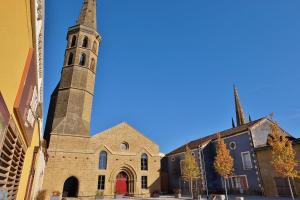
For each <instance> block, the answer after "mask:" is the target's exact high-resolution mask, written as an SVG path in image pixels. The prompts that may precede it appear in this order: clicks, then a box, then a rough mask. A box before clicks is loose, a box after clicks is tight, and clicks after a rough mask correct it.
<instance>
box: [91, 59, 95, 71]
mask: <svg viewBox="0 0 300 200" xmlns="http://www.w3.org/2000/svg"><path fill="white" fill-rule="evenodd" d="M90 69H91V70H92V71H93V72H94V71H95V59H94V58H92V61H91V66H90Z"/></svg>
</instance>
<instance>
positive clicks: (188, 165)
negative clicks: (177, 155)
mask: <svg viewBox="0 0 300 200" xmlns="http://www.w3.org/2000/svg"><path fill="white" fill-rule="evenodd" d="M181 171H182V176H183V177H184V178H186V179H193V178H198V177H199V176H200V169H199V167H198V165H197V162H196V159H195V158H194V156H192V152H191V150H190V148H189V147H188V146H186V150H185V153H184V160H183V162H182V165H181Z"/></svg>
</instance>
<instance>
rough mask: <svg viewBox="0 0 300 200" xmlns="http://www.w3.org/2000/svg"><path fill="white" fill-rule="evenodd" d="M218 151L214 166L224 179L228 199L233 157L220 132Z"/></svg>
mask: <svg viewBox="0 0 300 200" xmlns="http://www.w3.org/2000/svg"><path fill="white" fill-rule="evenodd" d="M216 151H217V154H216V157H215V161H214V167H215V170H216V171H217V173H218V174H219V175H220V176H222V178H223V179H224V186H225V195H226V199H227V200H228V195H227V186H226V179H227V178H228V177H229V176H230V175H231V174H232V171H233V158H232V157H231V155H230V152H229V150H228V149H227V147H226V144H225V142H224V139H222V138H221V136H220V134H218V141H217V150H216Z"/></svg>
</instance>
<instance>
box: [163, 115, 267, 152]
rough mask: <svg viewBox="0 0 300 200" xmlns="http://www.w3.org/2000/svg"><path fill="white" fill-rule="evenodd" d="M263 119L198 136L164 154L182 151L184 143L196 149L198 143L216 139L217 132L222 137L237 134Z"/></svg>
mask: <svg viewBox="0 0 300 200" xmlns="http://www.w3.org/2000/svg"><path fill="white" fill-rule="evenodd" d="M263 119H265V118H260V119H258V120H255V121H252V122H249V123H247V124H244V125H241V126H238V127H235V128H230V129H227V130H225V131H221V132H217V133H214V134H212V135H208V136H205V137H203V138H199V139H197V140H193V141H190V142H188V143H186V144H184V145H182V146H181V147H179V148H177V149H175V150H174V151H171V152H170V153H168V154H166V156H171V155H174V154H177V153H182V152H184V151H185V146H186V145H188V146H189V148H190V149H196V148H198V146H199V145H202V144H205V143H207V142H210V141H212V140H216V139H217V137H218V134H219V133H220V134H221V137H222V138H224V137H229V136H231V135H235V134H238V133H242V132H244V131H247V130H248V129H249V128H251V127H252V126H254V125H255V124H256V123H258V122H260V121H262V120H263Z"/></svg>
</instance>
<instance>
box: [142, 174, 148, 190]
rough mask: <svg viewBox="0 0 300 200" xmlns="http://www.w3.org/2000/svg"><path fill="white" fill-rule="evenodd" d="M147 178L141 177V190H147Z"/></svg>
mask: <svg viewBox="0 0 300 200" xmlns="http://www.w3.org/2000/svg"><path fill="white" fill-rule="evenodd" d="M147 184H148V183H147V176H142V189H147V188H148V185H147Z"/></svg>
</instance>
